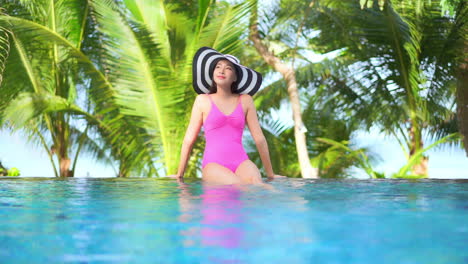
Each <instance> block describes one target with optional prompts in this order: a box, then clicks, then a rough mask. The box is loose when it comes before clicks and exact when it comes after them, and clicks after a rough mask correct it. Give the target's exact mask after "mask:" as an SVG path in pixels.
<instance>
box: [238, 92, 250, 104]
mask: <svg viewBox="0 0 468 264" xmlns="http://www.w3.org/2000/svg"><path fill="white" fill-rule="evenodd" d="M240 99H241V101H242V103H244V104H252V103H253V98H252V96H251V95H249V94H241V95H240Z"/></svg>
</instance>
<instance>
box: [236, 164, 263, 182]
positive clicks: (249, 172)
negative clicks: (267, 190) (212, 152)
mask: <svg viewBox="0 0 468 264" xmlns="http://www.w3.org/2000/svg"><path fill="white" fill-rule="evenodd" d="M236 175H237V176H238V177H239V178H240V180H241V181H242V183H249V184H263V181H262V175H261V174H260V170H258V168H257V166H256V165H255V163H253V162H252V161H251V160H244V161H243V162H242V163H241V164H240V165H239V167H237V169H236Z"/></svg>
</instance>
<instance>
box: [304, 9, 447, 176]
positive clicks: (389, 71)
mask: <svg viewBox="0 0 468 264" xmlns="http://www.w3.org/2000/svg"><path fill="white" fill-rule="evenodd" d="M361 3H363V4H366V5H367V7H368V8H367V9H364V10H361V6H360V5H359V3H358V1H354V2H341V1H329V2H328V3H325V4H323V5H321V6H319V7H318V9H317V10H319V12H320V13H321V15H318V16H317V18H316V20H315V21H316V22H317V28H320V29H321V33H320V35H319V37H318V38H316V39H314V40H312V41H311V44H312V45H313V46H314V47H318V48H319V49H320V50H321V51H322V52H327V51H330V50H337V49H342V50H343V51H342V56H344V57H347V59H346V60H347V63H348V64H347V65H348V68H347V70H348V71H349V72H350V76H349V78H348V80H347V81H346V82H343V81H339V80H337V82H336V86H335V88H339V89H337V92H339V93H340V94H341V98H342V100H343V102H344V103H345V104H346V105H347V107H348V108H349V109H352V114H353V115H355V116H356V117H357V118H360V119H361V120H362V121H363V123H364V124H365V125H366V126H367V127H370V126H372V125H374V123H378V124H379V126H381V127H382V129H383V130H384V131H386V132H388V133H390V134H392V135H394V136H395V137H396V138H397V139H398V140H399V142H400V144H401V145H402V147H403V148H404V149H405V151H407V153H408V159H409V160H410V159H411V157H413V156H415V155H416V153H419V152H420V150H422V149H424V144H423V134H424V133H423V131H426V133H428V134H431V133H433V134H434V133H435V132H434V130H435V129H434V128H436V127H438V126H439V125H440V124H441V123H443V122H447V121H448V120H450V119H451V118H452V117H453V113H454V111H453V107H452V108H451V107H450V105H453V101H454V97H453V90H454V89H453V88H454V78H453V76H452V75H450V74H448V68H447V65H446V64H444V63H443V62H442V61H440V60H438V57H437V56H434V54H441V53H443V51H444V49H445V48H446V47H444V42H445V41H446V40H447V38H446V37H445V34H446V33H447V28H448V27H449V26H451V25H452V24H451V23H452V22H451V19H450V18H448V17H444V16H442V15H441V11H440V6H439V3H438V1H432V2H424V3H421V5H420V6H416V5H417V3H420V2H417V3H416V2H414V1H378V2H377V1H373V3H371V2H370V1H361ZM369 3H370V4H369ZM413 164H414V166H413V167H412V172H413V174H415V175H420V176H422V177H424V176H426V175H427V157H423V158H422V159H419V161H418V162H413Z"/></svg>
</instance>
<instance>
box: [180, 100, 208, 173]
mask: <svg viewBox="0 0 468 264" xmlns="http://www.w3.org/2000/svg"><path fill="white" fill-rule="evenodd" d="M202 100H203V98H202V95H198V96H197V97H196V98H195V102H194V103H193V107H192V115H191V117H190V123H189V125H188V127H187V131H186V132H185V137H184V141H183V143H182V149H181V151H180V162H179V168H178V170H177V174H176V175H175V177H176V178H178V179H182V178H183V177H184V173H185V169H186V167H187V162H188V159H189V157H190V152H191V151H192V147H193V144H194V143H195V140H196V139H197V136H198V133H199V132H200V129H201V126H202V124H203V112H202V107H201V106H202Z"/></svg>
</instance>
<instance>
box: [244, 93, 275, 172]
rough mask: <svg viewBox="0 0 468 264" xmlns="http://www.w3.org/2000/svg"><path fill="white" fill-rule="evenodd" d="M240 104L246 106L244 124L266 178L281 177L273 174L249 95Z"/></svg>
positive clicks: (266, 145)
mask: <svg viewBox="0 0 468 264" xmlns="http://www.w3.org/2000/svg"><path fill="white" fill-rule="evenodd" d="M243 97H244V98H243V100H242V102H243V103H244V104H245V106H246V123H247V126H248V127H249V130H250V134H252V137H253V140H254V141H255V145H256V146H257V150H258V153H259V154H260V159H261V160H262V163H263V167H264V168H265V172H266V174H267V177H268V178H270V179H273V178H275V177H281V176H280V175H276V174H275V173H274V172H273V167H272V165H271V160H270V152H269V151H268V143H267V141H266V139H265V136H264V135H263V132H262V128H261V127H260V124H259V122H258V117H257V110H256V109H255V104H254V101H253V99H252V97H251V96H250V95H243Z"/></svg>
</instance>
